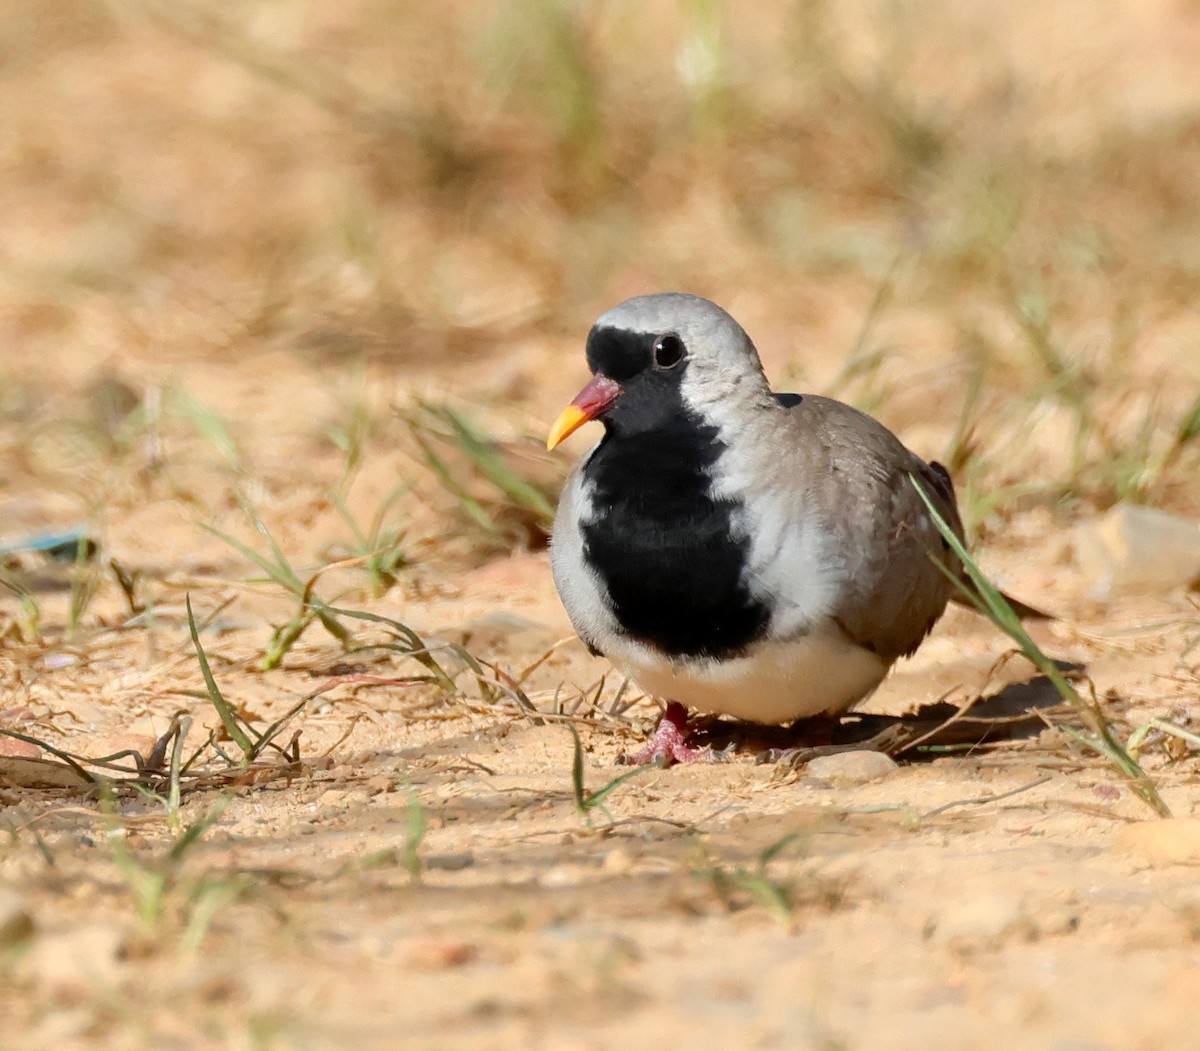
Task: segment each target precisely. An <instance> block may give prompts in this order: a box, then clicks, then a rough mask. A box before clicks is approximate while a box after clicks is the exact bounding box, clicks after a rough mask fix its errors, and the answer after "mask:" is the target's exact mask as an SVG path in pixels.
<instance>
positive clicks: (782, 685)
mask: <svg viewBox="0 0 1200 1051" xmlns="http://www.w3.org/2000/svg"><path fill="white" fill-rule="evenodd" d="M604 653H605V655H606V656H607V657H608V658H609V659H610V660H611V661H612V662H613V663H614V664H615V665H617V667H618V668H620V669H621V670H622V671H624V672H625V673H626V674H627V675H629V677H630V678H631V679H633V681H634V682H636V683H637V684H638V686H640V687H641V688H642V689H643V690H645V691H646V692H647V693H649V694H652V695H653V696H655V697H663V698H668V699H670V700H673V701H679V702H680V703H681V704H685V705H687V707H688V708H691V709H693V710H694V711H698V712H707V713H709V714H712V715H732V716H734V717H735V718H737V719H748V720H750V721H752V722H759V723H786V722H791V721H792V720H793V719H804V718H807V717H808V716H812V715H821V714H823V713H826V712H829V713H837V712H843V711H845V710H846V709H847V708H850V707H852V706H853V705H854V704H856V703H857V702H859V701H861V700H862V699H863V698H864V697H866V696H867V695H868V694H869V693H871V691H872V690H874V689H875V687H876V686H878V685H879V684H880V683H881V682H882V681H883V677H884V676H885V675H886V674H887V670H888V665H887V664H886V663H885V662H884V661H883V660H881V659H880V658H879V657H878V656H876V655H875V654H874V653H871V652H870V651H869V650H865V649H863V648H862V647H861V646H858V645H855V644H854V643H853V642H851V641H850V640H849V639H847V638H846V637H845V636H844V635H842V634H841V632H840V631H838V630H837V629H836V628H834V629H833V630H831V631H814V632H812V633H811V634H808V635H803V636H801V637H799V638H796V639H791V640H789V641H786V642H762V643H759V644H758V645H756V646H754V647H753V648H752V649H751V650H750V651H749V652H748V653H747V654H746V655H745V656H742V657H735V658H726V659H724V660H719V661H718V660H693V659H687V660H683V659H679V660H671V659H669V658H667V657H664V656H663V655H662V654H659V653H655V652H654V651H653V650H651V649H650V648H649V647H648V646H645V645H643V644H642V643H640V642H635V641H634V640H632V639H626V638H614V639H612V640H610V642H609V643H608V645H607V646H606V647H605V648H604Z"/></svg>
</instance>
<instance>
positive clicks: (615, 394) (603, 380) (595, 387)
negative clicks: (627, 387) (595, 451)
mask: <svg viewBox="0 0 1200 1051" xmlns="http://www.w3.org/2000/svg"><path fill="white" fill-rule="evenodd" d="M620 396H621V385H620V384H619V383H617V381H616V380H610V379H609V378H608V377H607V376H602V375H600V373H596V375H594V376H593V377H592V378H591V380H590V382H589V383H588V385H587V386H586V387H584V388H583V390H581V391H580V392H579V393H578V394H576V395H575V400H574V401H572V402H571V404H570V405H568V406H567V407H566V408H565V409H563V411H562V412H560V413H559V414H558V419H557V420H555V421H554V426H553V427H551V428H550V434H549V435H548V436H547V438H546V448H547V449H553V448H554V447H555V446H556V445H558V443H559V442H561V441H562V440H563V439H564V438H566V437H567V435H569V434H574V433H575V432H576V431H577V430H579V428H580V427H582V426H583V425H584V424H585V423H587V422H588V421H589V420H594V419H596V417H597V416H602V415H603V414H604V412H605V410H606V409H607V408H608V407H609V406H610V405H611V404H612V403H613V402H614V401H616V400H617V398H619V397H620Z"/></svg>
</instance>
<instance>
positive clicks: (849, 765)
mask: <svg viewBox="0 0 1200 1051" xmlns="http://www.w3.org/2000/svg"><path fill="white" fill-rule="evenodd" d="M898 769H899V766H898V765H897V763H896V760H895V759H893V758H892V757H891V756H888V755H884V754H883V753H882V752H872V751H869V750H867V749H859V750H857V751H853V752H836V753H834V754H833V755H819V756H817V758H815V759H810V760H809V761H808V765H807V766H806V767H805V772H806V773H807V774H808V775H809V776H810V777H817V778H820V779H821V780H823V781H828V782H830V783H831V784H835V785H865V784H869V783H870V782H872V781H880V780H882V779H883V778H885V777H887V776H888V774H891V773H893V772H894V771H896V770H898Z"/></svg>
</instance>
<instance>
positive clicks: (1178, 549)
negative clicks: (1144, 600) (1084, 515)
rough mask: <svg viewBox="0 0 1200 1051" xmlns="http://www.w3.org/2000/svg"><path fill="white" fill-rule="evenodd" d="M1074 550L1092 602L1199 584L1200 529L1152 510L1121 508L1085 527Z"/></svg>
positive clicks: (1076, 538)
mask: <svg viewBox="0 0 1200 1051" xmlns="http://www.w3.org/2000/svg"><path fill="white" fill-rule="evenodd" d="M1074 546H1075V561H1076V563H1077V564H1078V565H1079V568H1080V569H1081V570H1082V571H1083V574H1084V576H1085V577H1087V578H1088V580H1089V582H1090V585H1091V586H1090V589H1089V590H1090V593H1091V594H1092V596H1093V597H1094V598H1107V597H1108V596H1109V595H1111V594H1113V593H1114V592H1135V591H1140V592H1150V593H1154V592H1164V591H1169V590H1171V589H1172V588H1177V587H1186V586H1187V585H1188V584H1190V583H1192V582H1193V581H1195V580H1197V579H1200V526H1197V525H1196V523H1195V522H1190V521H1188V520H1187V519H1186V518H1179V517H1177V516H1176V515H1169V514H1167V513H1166V512H1164V511H1156V510H1155V509H1154V508H1152V507H1138V506H1135V505H1133V504H1118V505H1117V506H1116V507H1114V508H1113V509H1112V510H1111V511H1109V512H1108V513H1107V514H1106V515H1104V516H1103V517H1102V518H1096V519H1093V520H1092V521H1090V522H1085V523H1084V524H1083V525H1081V526H1080V527H1079V528H1078V529H1077V530H1076V532H1075V545H1074Z"/></svg>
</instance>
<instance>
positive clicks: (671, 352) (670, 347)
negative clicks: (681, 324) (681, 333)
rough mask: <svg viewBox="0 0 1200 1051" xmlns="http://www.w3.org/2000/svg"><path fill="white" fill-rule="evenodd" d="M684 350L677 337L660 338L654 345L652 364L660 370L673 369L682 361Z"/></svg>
mask: <svg viewBox="0 0 1200 1051" xmlns="http://www.w3.org/2000/svg"><path fill="white" fill-rule="evenodd" d="M685 350H687V348H686V347H685V346H684V345H683V340H681V339H680V338H679V337H678V336H662V337H660V338H659V340H658V341H657V342H656V343H655V344H654V364H655V365H657V366H658V367H659V368H660V369H670V368H674V367H675V366H676V365H678V364H679V363H680V362H681V361H682V360H683V353H684V351H685Z"/></svg>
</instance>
